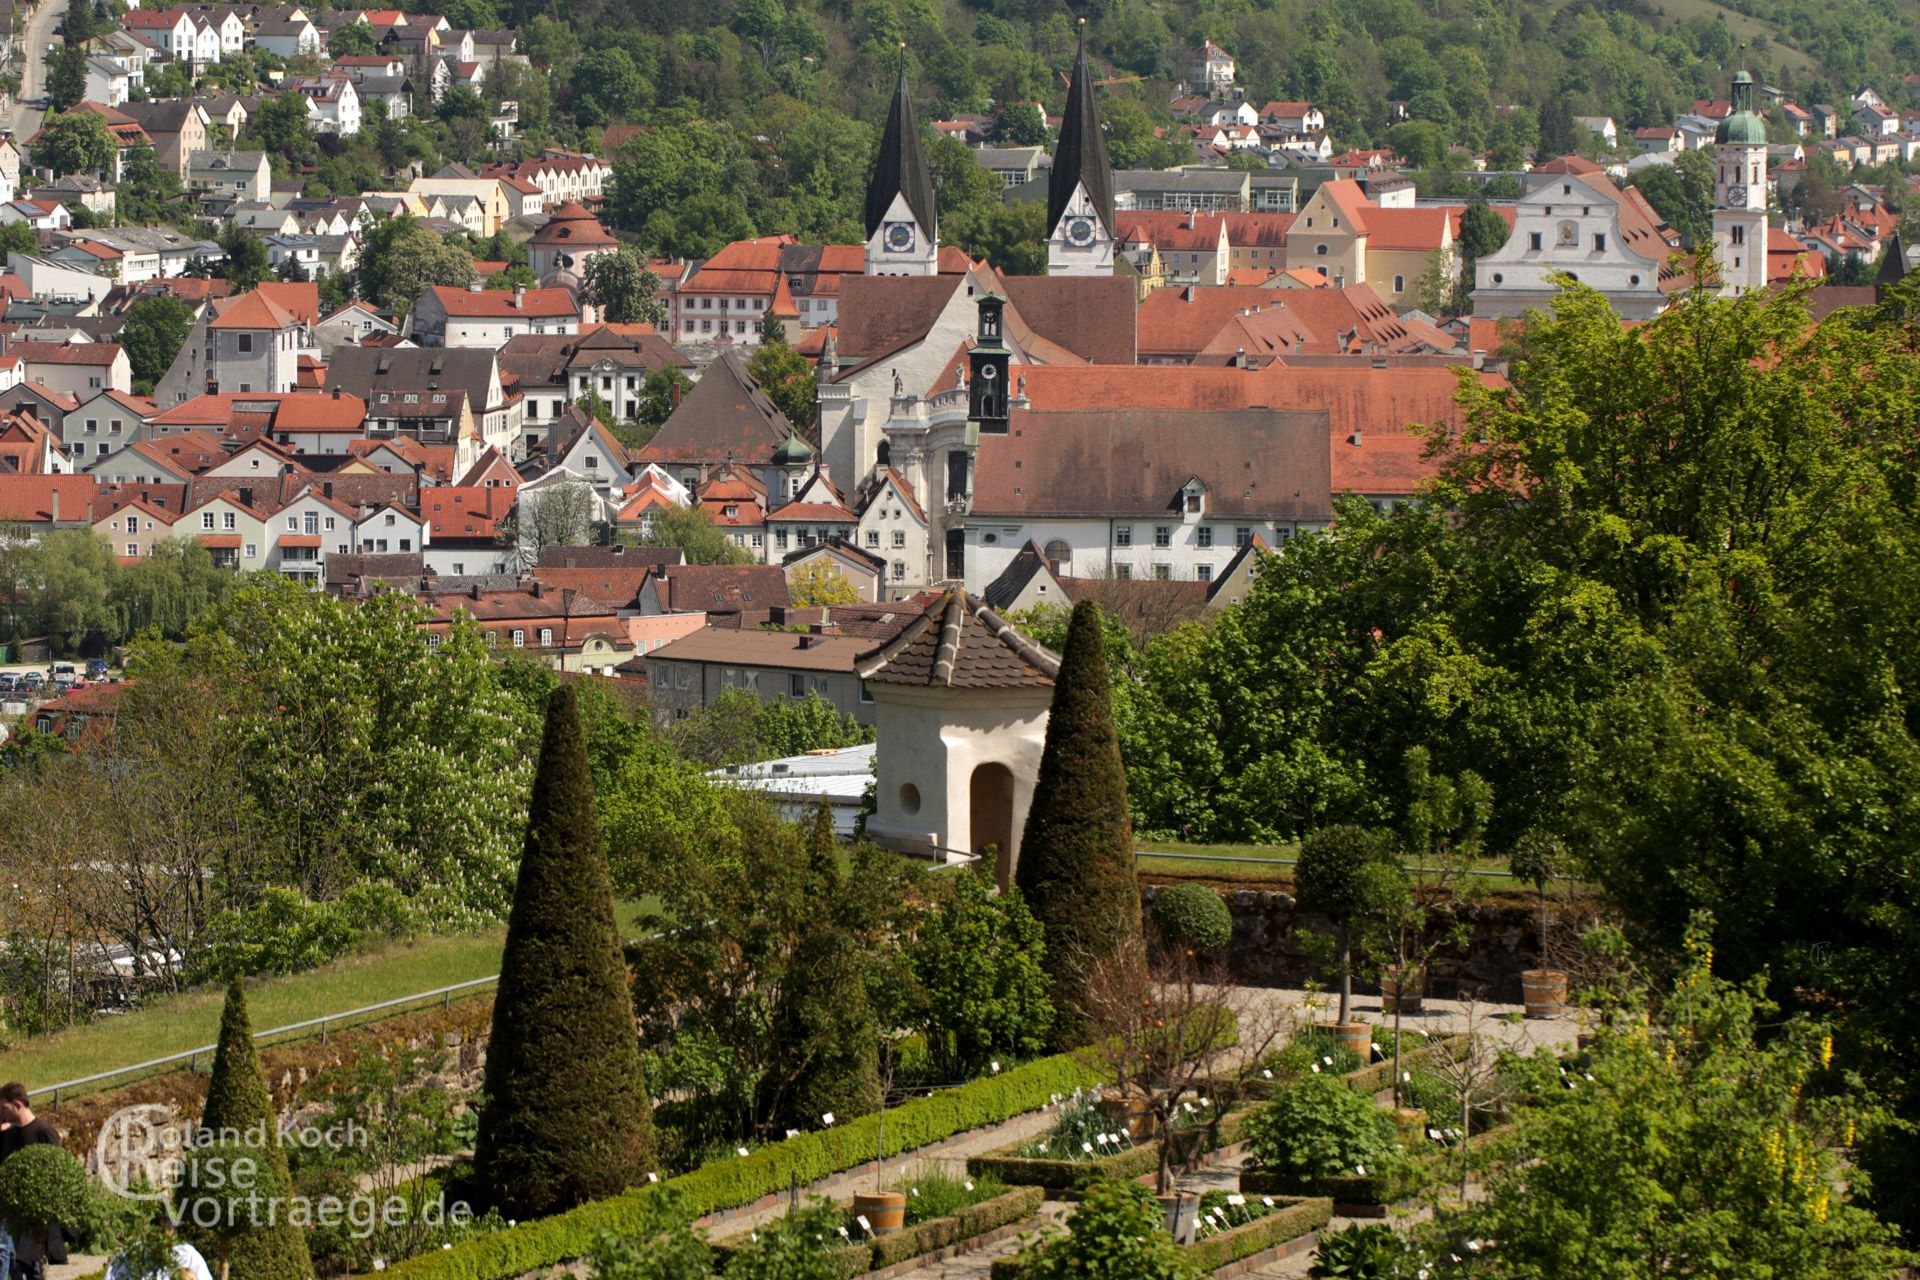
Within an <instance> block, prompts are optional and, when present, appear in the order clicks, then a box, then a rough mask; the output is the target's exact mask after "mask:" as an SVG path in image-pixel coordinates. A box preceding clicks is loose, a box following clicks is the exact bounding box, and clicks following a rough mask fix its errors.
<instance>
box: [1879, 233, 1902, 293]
mask: <svg viewBox="0 0 1920 1280" xmlns="http://www.w3.org/2000/svg"><path fill="white" fill-rule="evenodd" d="M1906 277H1907V246H1905V245H1904V244H1901V243H1900V233H1899V232H1898V231H1896V232H1894V233H1893V239H1892V240H1891V241H1889V242H1888V244H1887V247H1886V248H1885V249H1883V250H1882V251H1881V253H1880V270H1879V271H1877V272H1875V273H1874V277H1873V282H1874V284H1876V285H1878V286H1879V287H1880V288H1882V289H1890V288H1892V287H1893V286H1894V285H1896V284H1899V283H1900V282H1901V281H1902V280H1904V279H1906Z"/></svg>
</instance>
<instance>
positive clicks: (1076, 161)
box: [1047, 19, 1113, 236]
mask: <svg viewBox="0 0 1920 1280" xmlns="http://www.w3.org/2000/svg"><path fill="white" fill-rule="evenodd" d="M1076 190H1084V191H1085V193H1086V198H1087V201H1088V202H1089V203H1090V204H1091V205H1092V206H1093V212H1094V213H1096V214H1097V215H1099V218H1100V224H1101V227H1102V228H1103V229H1104V230H1105V232H1106V234H1107V235H1108V236H1111V235H1112V234H1113V170H1112V168H1111V167H1110V166H1109V165H1108V163H1107V141H1106V135H1105V134H1104V133H1103V132H1102V131H1101V128H1100V113H1099V112H1098V111H1096V110H1095V109H1094V105H1093V73H1092V72H1091V71H1089V70H1088V68H1087V28H1086V21H1085V20H1084V19H1082V20H1081V24H1080V50H1079V52H1078V53H1077V54H1076V55H1075V56H1074V61H1073V84H1072V85H1071V86H1070V87H1069V88H1068V89H1067V110H1066V114H1065V115H1064V116H1063V117H1061V120H1060V141H1059V143H1058V144H1057V145H1056V146H1055V147H1054V151H1053V175H1052V176H1051V177H1050V178H1048V179H1047V226H1048V227H1049V228H1057V227H1059V225H1060V215H1061V214H1063V213H1065V212H1066V211H1067V208H1068V206H1069V205H1071V204H1072V203H1073V199H1074V192H1075V191H1076Z"/></svg>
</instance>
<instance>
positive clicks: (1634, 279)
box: [1627, 276, 1640, 284]
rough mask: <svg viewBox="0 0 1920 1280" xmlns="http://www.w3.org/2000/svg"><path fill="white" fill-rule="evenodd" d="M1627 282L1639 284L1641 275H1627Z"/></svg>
mask: <svg viewBox="0 0 1920 1280" xmlns="http://www.w3.org/2000/svg"><path fill="white" fill-rule="evenodd" d="M1627 283H1628V284H1639V283H1640V277H1639V276H1628V277H1627Z"/></svg>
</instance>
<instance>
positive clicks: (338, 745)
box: [128, 577, 536, 925]
mask: <svg viewBox="0 0 1920 1280" xmlns="http://www.w3.org/2000/svg"><path fill="white" fill-rule="evenodd" d="M420 623H421V612H420V608H419V606H418V605H417V604H415V603H414V602H412V601H410V600H409V599H407V598H406V597H403V596H400V595H398V594H389V595H381V596H375V597H373V598H372V599H369V600H364V601H360V602H358V603H352V602H346V601H340V600H334V599H331V598H329V597H327V596H324V595H321V594H319V593H316V592H314V591H311V590H309V589H307V588H304V587H301V586H298V585H295V584H293V583H289V582H285V581H282V580H277V579H273V578H270V577H269V578H262V579H259V580H256V581H250V582H249V583H248V585H246V586H245V587H243V588H240V589H239V590H236V591H235V592H234V593H233V594H232V595H231V596H230V597H229V598H228V599H227V600H226V601H225V602H223V603H222V604H220V605H219V606H217V607H215V608H213V609H210V610H208V611H207V612H206V613H205V614H203V615H202V616H201V617H200V618H199V620H198V621H197V622H195V623H194V625H193V626H192V628H191V629H190V630H189V632H188V637H187V644H186V651H185V661H186V664H187V668H186V669H187V670H188V671H189V672H190V673H192V674H193V675H194V676H196V677H197V678H198V680H199V684H198V686H197V687H198V688H200V689H202V690H203V691H205V693H206V694H207V696H210V697H216V698H218V699H219V700H220V701H219V706H220V709H221V713H222V714H223V716H224V717H225V719H224V721H223V724H224V725H225V726H226V729H225V731H226V732H227V733H230V734H231V735H232V737H231V739H230V747H229V750H230V752H231V754H232V755H233V756H234V757H235V758H236V759H238V760H241V761H242V762H243V769H244V773H245V776H246V785H247V789H248V791H249V792H250V793H252V794H254V795H256V796H257V797H259V798H260V799H261V802H262V804H263V805H265V806H268V807H269V808H270V811H271V812H270V819H271V827H272V830H273V833H274V836H275V838H276V842H277V844H278V845H279V847H281V848H284V849H285V850H287V851H288V856H289V865H288V867H287V868H286V870H285V871H284V873H283V877H282V881H283V883H286V884H289V885H291V886H292V887H295V888H298V889H300V890H301V891H303V892H304V893H305V894H306V895H307V896H308V897H311V898H316V899H318V898H328V897H332V896H334V895H335V894H337V893H339V892H340V891H341V890H343V889H344V888H345V887H346V886H347V885H348V884H351V883H352V882H354V881H355V880H359V879H364V878H369V877H371V878H377V879H380V880H383V881H386V882H387V883H390V884H393V885H394V886H396V887H398V888H399V889H400V890H401V891H402V892H404V893H406V894H408V895H409V896H410V897H411V898H412V899H413V900H414V903H415V906H416V907H417V908H418V909H419V911H420V912H421V915H422V918H423V919H425V920H428V921H430V922H434V923H437V924H442V925H445V924H451V923H455V922H460V921H475V920H484V919H495V918H498V917H499V916H500V915H501V914H503V913H504V912H505V910H506V907H507V904H508V903H509V901H510V900H511V897H512V888H513V876H514V854H515V850H516V848H517V847H518V845H519V844H520V839H521V828H522V824H523V822H524V815H525V799H524V798H525V795H526V787H527V784H528V780H529V778H530V777H531V768H530V763H531V762H530V759H529V756H530V754H531V753H530V748H531V745H532V742H533V738H534V732H535V723H536V722H535V721H534V720H533V715H534V714H535V713H534V711H533V709H532V708H531V707H529V706H526V705H524V704H522V703H519V702H517V701H516V700H515V699H513V698H512V697H511V696H510V695H509V694H508V692H507V691H505V690H504V689H502V687H501V686H500V684H499V681H498V680H497V678H496V676H495V674H494V672H495V668H494V665H493V663H492V661H491V660H490V658H489V656H488V649H487V646H486V645H485V644H483V643H482V640H481V637H480V634H479V631H478V630H477V628H475V627H474V625H473V623H472V621H471V620H470V619H468V618H466V617H464V616H461V617H458V618H456V620H455V621H454V623H453V624H452V625H451V626H449V627H448V628H447V629H446V630H445V631H444V632H443V633H441V635H440V642H439V643H438V644H437V645H432V646H430V645H429V644H428V643H427V639H428V638H427V636H426V635H425V633H424V632H423V631H422V630H421V629H420ZM174 653H175V650H174V648H173V647H172V646H170V645H167V644H165V643H155V644H149V643H146V642H144V641H143V642H137V643H136V644H135V646H134V650H133V652H132V654H131V655H130V656H129V659H128V674H129V675H130V676H132V677H133V678H134V679H135V680H136V681H137V680H139V679H140V678H141V677H142V676H143V674H144V673H146V672H150V671H155V670H164V669H166V667H167V665H168V664H169V663H170V662H171V661H172V660H173V655H174ZM476 773H477V774H481V775H484V776H486V777H488V778H489V779H491V780H492V781H491V783H490V785H489V786H487V787H485V788H479V789H476V788H473V787H470V786H468V785H466V784H465V783H464V782H462V781H461V780H462V779H465V778H470V777H472V776H474V775H475V774H476Z"/></svg>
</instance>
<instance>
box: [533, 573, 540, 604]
mask: <svg viewBox="0 0 1920 1280" xmlns="http://www.w3.org/2000/svg"><path fill="white" fill-rule="evenodd" d="M533 598H534V599H535V600H538V599H539V598H540V579H538V578H535V579H534V580H533Z"/></svg>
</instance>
